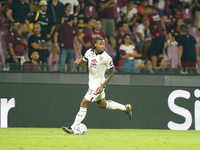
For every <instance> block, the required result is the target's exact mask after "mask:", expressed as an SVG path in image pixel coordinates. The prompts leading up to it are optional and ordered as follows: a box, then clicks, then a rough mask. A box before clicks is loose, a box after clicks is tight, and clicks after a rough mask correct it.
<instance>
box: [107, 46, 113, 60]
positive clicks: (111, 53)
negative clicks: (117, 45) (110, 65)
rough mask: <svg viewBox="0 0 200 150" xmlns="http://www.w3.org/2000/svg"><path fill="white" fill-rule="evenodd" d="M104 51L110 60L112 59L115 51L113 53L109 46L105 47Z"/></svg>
mask: <svg viewBox="0 0 200 150" xmlns="http://www.w3.org/2000/svg"><path fill="white" fill-rule="evenodd" d="M105 51H106V52H107V53H108V54H109V55H110V57H112V59H114V57H115V51H114V49H113V47H112V46H111V45H107V46H106V47H105Z"/></svg>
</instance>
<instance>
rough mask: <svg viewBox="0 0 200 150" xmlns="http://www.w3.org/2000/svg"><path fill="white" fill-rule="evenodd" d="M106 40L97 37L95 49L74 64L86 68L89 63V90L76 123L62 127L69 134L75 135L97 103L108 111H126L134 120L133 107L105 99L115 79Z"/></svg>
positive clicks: (87, 52)
mask: <svg viewBox="0 0 200 150" xmlns="http://www.w3.org/2000/svg"><path fill="white" fill-rule="evenodd" d="M104 49H105V40H104V39H103V38H101V37H97V38H95V40H94V44H93V47H92V48H91V49H88V50H87V51H86V53H85V55H84V57H83V58H81V59H76V60H75V62H74V63H76V64H78V65H79V66H85V65H86V63H88V68H89V89H88V91H87V93H86V95H85V97H84V98H83V100H82V102H81V105H80V110H79V112H78V113H77V115H76V118H75V121H74V123H73V124H72V126H71V127H69V128H68V127H64V126H63V127H62V129H63V130H64V131H65V132H67V133H68V134H73V133H74V131H73V129H74V127H75V126H76V125H77V124H79V123H81V122H82V121H83V119H84V118H85V115H86V112H87V107H88V106H89V105H90V104H91V103H92V102H96V103H97V105H98V106H99V107H100V108H106V109H112V110H114V109H119V110H122V111H124V112H125V113H126V114H127V115H128V116H129V119H132V111H131V105H130V104H127V105H122V104H119V103H117V102H114V101H112V100H107V101H106V99H105V92H104V89H105V86H106V85H107V83H108V82H109V81H110V80H111V78H112V77H113V61H112V58H111V57H110V56H109V55H108V54H107V53H106V52H105V51H104ZM106 69H107V70H108V75H107V77H106V78H105V77H104V75H105V71H106Z"/></svg>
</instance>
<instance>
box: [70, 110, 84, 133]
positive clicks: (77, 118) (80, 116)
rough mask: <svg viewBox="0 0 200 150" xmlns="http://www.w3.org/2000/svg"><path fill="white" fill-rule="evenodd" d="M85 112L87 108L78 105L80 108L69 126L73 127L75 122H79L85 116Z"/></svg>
mask: <svg viewBox="0 0 200 150" xmlns="http://www.w3.org/2000/svg"><path fill="white" fill-rule="evenodd" d="M86 113H87V108H83V107H80V110H79V112H78V113H77V115H76V118H75V120H74V123H73V124H72V126H71V128H72V129H74V127H75V126H76V125H77V124H79V123H81V122H82V121H83V119H84V118H85V115H86Z"/></svg>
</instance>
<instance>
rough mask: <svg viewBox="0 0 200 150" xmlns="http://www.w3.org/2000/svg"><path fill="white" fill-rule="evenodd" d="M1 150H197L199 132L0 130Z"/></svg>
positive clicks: (199, 142)
mask: <svg viewBox="0 0 200 150" xmlns="http://www.w3.org/2000/svg"><path fill="white" fill-rule="evenodd" d="M0 150H200V132H199V131H193V130H189V131H171V130H142V129H140V130H136V129H88V132H87V134H86V135H68V134H66V133H65V132H63V131H62V129H58V128H1V129H0Z"/></svg>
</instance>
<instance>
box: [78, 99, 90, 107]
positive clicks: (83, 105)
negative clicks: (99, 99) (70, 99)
mask: <svg viewBox="0 0 200 150" xmlns="http://www.w3.org/2000/svg"><path fill="white" fill-rule="evenodd" d="M90 103H91V102H90V101H88V100H85V99H83V100H82V102H81V105H80V107H84V108H87V107H88V106H89V105H90Z"/></svg>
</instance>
